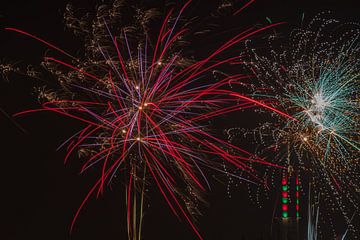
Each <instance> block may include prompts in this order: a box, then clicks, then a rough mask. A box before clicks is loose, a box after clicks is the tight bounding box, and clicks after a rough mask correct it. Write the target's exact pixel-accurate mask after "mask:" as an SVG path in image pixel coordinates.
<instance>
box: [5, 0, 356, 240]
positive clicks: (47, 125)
mask: <svg viewBox="0 0 360 240" xmlns="http://www.w3.org/2000/svg"><path fill="white" fill-rule="evenodd" d="M72 2H73V3H74V5H76V6H79V7H84V8H89V9H91V6H94V5H95V2H96V1H95V0H88V1H85V0H82V1H76V0H74V1H72ZM143 2H144V4H145V5H146V4H155V2H156V4H158V5H159V6H161V4H162V1H155V0H153V1H150V0H147V1H143ZM194 2H195V4H194V8H197V9H195V10H194V12H198V13H201V5H202V4H207V1H206V0H202V1H198V0H194ZM240 2H241V1H240ZM243 2H246V1H243ZM357 2H358V1H357V0H341V1H339V0H312V1H307V0H306V1H294V0H282V1H280V0H257V1H256V3H254V4H253V5H252V6H250V7H249V8H248V9H247V10H246V11H244V12H243V13H242V15H241V16H240V17H239V22H238V23H237V26H238V27H240V28H244V29H245V28H246V27H249V26H251V25H253V24H258V23H260V24H264V23H266V17H268V18H270V19H271V20H272V21H273V22H278V21H285V22H287V24H286V25H284V26H281V27H280V28H279V29H278V31H279V32H282V33H283V34H287V33H288V32H289V30H290V29H291V28H293V27H294V26H296V25H297V24H299V22H300V19H301V16H302V14H303V13H305V16H306V17H309V18H311V17H313V16H314V15H315V14H317V13H319V12H321V11H324V10H330V11H332V12H333V13H334V16H336V17H338V18H339V19H340V20H344V21H353V20H359V19H358V18H359V12H360V6H359V4H358V6H356V5H357ZM67 3H68V1H60V0H53V1H42V0H32V1H20V0H3V1H2V4H1V5H0V41H1V44H0V53H1V58H0V61H2V62H9V63H14V64H19V65H20V66H26V65H27V64H32V65H38V64H39V63H40V62H41V60H42V57H43V55H44V53H45V52H46V47H44V46H43V45H42V44H40V43H38V42H36V41H34V40H32V39H29V38H26V37H24V36H20V35H18V34H15V33H13V32H6V31H4V30H3V28H4V27H17V28H20V29H24V30H26V31H28V32H30V33H33V34H35V35H38V36H42V37H43V38H45V39H46V40H48V41H49V42H52V43H55V44H56V45H57V46H61V47H62V48H63V49H67V50H68V51H69V52H72V53H74V52H76V50H77V47H78V45H77V44H79V42H78V39H76V37H74V36H73V35H72V34H71V33H70V32H69V31H65V29H64V24H63V18H62V13H63V10H64V8H65V6H66V4H67ZM230 29H231V27H230ZM224 36H226V34H224V35H222V34H219V35H217V36H216V38H219V39H215V40H221V39H220V38H223V37H224ZM224 40H225V39H224ZM224 40H222V41H224ZM201 47H202V48H205V50H206V46H205V47H204V46H201ZM11 76H12V77H10V79H8V80H7V79H3V80H1V81H0V123H1V124H0V134H1V145H0V146H1V155H0V159H1V179H2V181H1V182H2V184H1V185H2V189H1V196H2V208H1V209H2V211H1V215H2V224H1V225H2V229H3V230H2V231H1V232H0V239H4V240H20V239H38V240H42V239H44V240H45V239H49V240H50V239H51V240H57V239H59V240H60V239H62V240H63V239H72V240H77V239H86V240H93V239H94V240H95V239H96V240H98V239H106V240H112V239H127V236H126V221H125V218H126V213H125V204H124V200H125V199H124V196H123V187H122V185H121V184H113V185H112V189H108V190H107V191H106V192H105V194H104V196H102V197H100V198H99V199H94V198H92V199H91V200H89V202H88V204H87V206H86V207H85V209H84V210H83V211H82V213H81V215H80V217H79V219H78V221H77V224H76V228H75V231H74V233H73V234H72V235H70V234H69V226H70V223H71V220H72V218H73V215H74V213H75V211H76V209H77V207H78V205H79V204H80V202H81V200H82V199H83V198H84V196H85V195H86V193H87V192H88V190H89V188H90V186H91V184H90V183H92V182H93V181H94V178H92V177H91V174H85V175H83V176H80V175H79V174H78V169H79V166H80V165H79V163H77V161H76V160H77V159H76V154H74V156H73V157H72V159H71V161H69V163H68V164H67V165H66V166H64V164H63V158H64V156H65V154H66V153H65V151H64V150H60V151H56V148H57V147H58V146H59V145H60V144H61V143H62V142H63V141H64V140H65V139H66V138H67V137H68V136H70V135H71V133H72V132H73V131H74V130H75V129H77V127H78V125H77V123H74V121H72V120H69V119H67V118H63V117H59V116H57V115H55V114H52V113H39V114H32V115H29V116H25V117H20V118H16V119H14V118H12V117H11V115H12V114H14V113H16V112H19V111H22V110H25V109H30V108H36V107H37V106H38V105H37V97H36V95H35V94H34V93H33V92H34V91H33V87H34V80H29V79H28V78H26V77H21V76H16V75H14V76H13V75H11ZM39 81H40V80H39ZM39 83H41V82H37V83H36V84H39ZM40 85H41V84H40ZM252 117H254V116H253V115H251V113H249V114H248V115H246V113H245V115H244V114H243V115H241V114H240V115H234V116H233V117H232V118H231V119H228V120H224V121H225V122H224V125H225V126H233V125H234V124H237V125H240V124H247V123H249V122H251V121H252ZM222 127H223V126H220V125H219V126H218V128H219V129H221V128H222ZM246 144H247V143H244V145H246ZM275 191H276V189H275ZM275 194H276V193H275ZM206 198H207V201H208V206H205V207H204V208H203V209H202V210H203V216H202V217H200V218H199V221H198V226H199V229H200V232H201V233H202V235H203V236H204V237H205V239H209V240H212V239H213V240H222V239H224V240H225V239H272V238H271V237H270V224H271V220H272V214H273V210H274V205H275V202H273V201H270V202H264V203H263V206H264V207H263V208H262V209H259V207H258V206H257V205H256V204H254V203H252V202H251V201H250V200H249V197H248V191H247V189H246V186H245V185H241V184H240V185H239V186H237V187H236V186H233V187H232V188H231V198H230V197H229V196H228V194H227V193H226V186H225V185H224V184H220V183H218V182H217V181H213V190H212V191H211V192H209V193H207V195H206ZM147 202H148V203H149V204H150V206H149V207H148V208H147V210H146V212H145V218H144V230H143V231H144V234H143V236H144V239H149V240H150V239H156V240H168V239H174V240H185V239H196V235H195V234H194V233H193V232H192V230H191V228H190V227H189V226H188V225H187V224H186V222H185V221H183V222H179V221H178V220H177V219H176V218H175V217H174V216H173V215H172V213H171V211H170V210H169V208H168V206H167V205H166V202H165V200H164V199H163V198H162V197H161V195H160V194H158V193H157V192H155V193H151V194H150V196H149V201H147Z"/></svg>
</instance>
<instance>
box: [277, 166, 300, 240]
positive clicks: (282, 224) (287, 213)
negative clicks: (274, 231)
mask: <svg viewBox="0 0 360 240" xmlns="http://www.w3.org/2000/svg"><path fill="white" fill-rule="evenodd" d="M294 175H295V176H294ZM294 180H295V181H294ZM294 189H295V191H294ZM299 221H300V180H299V176H298V174H292V171H287V172H284V173H283V175H282V178H281V217H279V218H278V224H279V226H278V227H279V234H278V236H277V239H279V240H280V239H281V240H299V239H300V235H299Z"/></svg>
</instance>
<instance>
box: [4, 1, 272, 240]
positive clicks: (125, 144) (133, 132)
mask: <svg viewBox="0 0 360 240" xmlns="http://www.w3.org/2000/svg"><path fill="white" fill-rule="evenodd" d="M189 4H190V1H189V2H187V3H186V4H185V5H184V6H183V7H182V8H180V9H179V10H178V11H176V10H174V9H173V10H170V11H169V12H168V13H167V14H166V15H165V16H164V17H161V14H160V13H159V12H158V11H157V10H155V9H145V10H141V9H138V8H131V7H130V8H129V6H128V4H125V3H124V1H114V2H113V4H112V5H101V6H99V7H98V9H97V12H96V16H95V17H94V18H93V19H90V20H89V19H87V18H89V16H82V17H77V16H76V14H75V11H74V9H73V7H71V6H70V5H69V6H68V7H67V11H66V12H65V20H66V24H67V26H68V27H69V28H70V29H71V30H73V31H74V32H75V34H77V35H78V36H81V37H82V38H83V39H84V43H85V47H84V49H82V50H83V51H84V56H83V57H74V56H72V55H71V54H69V53H67V52H66V51H64V50H62V49H60V48H58V47H56V46H54V45H53V44H51V43H49V42H46V41H45V40H43V39H40V38H38V37H36V36H34V35H31V34H29V33H27V32H25V31H22V30H19V29H14V28H8V30H11V31H15V32H18V33H21V34H24V35H27V36H29V37H31V38H34V39H36V40H38V41H40V42H42V43H44V44H46V45H47V46H48V47H50V48H51V49H54V50H56V51H58V52H60V53H62V54H63V55H64V56H65V57H67V58H68V59H69V60H61V59H60V58H55V57H50V56H46V57H45V61H44V63H43V65H44V67H45V69H46V70H47V72H50V73H52V74H53V76H55V78H56V79H57V83H56V86H55V87H54V88H53V89H48V88H40V89H39V98H40V99H41V101H42V107H41V108H40V109H34V110H28V111H24V112H21V113H18V114H16V115H22V114H25V113H31V112H38V111H52V112H55V113H57V114H60V115H64V116H67V117H70V118H73V119H76V120H78V121H80V122H82V123H83V124H84V128H83V129H81V130H80V131H78V132H77V133H76V134H74V135H73V136H72V137H70V138H69V139H68V140H67V141H66V142H65V143H64V144H63V145H62V146H65V145H67V149H68V152H67V154H66V157H65V162H66V161H67V160H68V159H69V158H70V156H71V154H72V153H74V152H75V151H78V153H79V155H80V156H81V157H82V158H86V160H85V161H84V163H83V166H82V169H81V172H84V171H85V170H87V169H88V168H92V167H94V166H96V165H97V166H98V167H99V179H98V181H97V182H96V183H95V184H94V185H93V187H92V188H91V190H90V191H89V193H88V195H87V196H86V197H85V199H84V201H83V202H82V203H81V205H80V207H79V209H78V211H77V212H76V214H75V217H74V221H73V223H72V225H71V228H73V226H74V223H75V220H76V219H77V217H78V215H79V213H80V210H81V209H82V208H83V206H84V204H85V203H86V201H87V200H88V199H89V198H90V197H91V196H92V195H100V194H102V193H103V191H104V187H105V185H107V184H109V183H111V182H112V181H113V180H114V178H115V177H118V178H119V177H121V178H122V179H123V182H124V183H125V192H126V203H127V224H128V236H129V239H141V225H142V218H143V208H144V195H145V192H146V191H147V189H148V188H149V186H150V185H151V184H152V183H154V184H155V185H156V186H157V188H158V190H159V191H160V192H161V194H162V196H163V197H164V199H165V200H166V202H167V204H168V205H169V206H170V208H171V210H172V212H173V213H174V215H176V216H177V217H178V218H181V217H183V218H185V219H186V220H187V222H188V223H189V225H190V226H191V227H192V229H193V230H194V231H195V233H196V234H197V236H198V237H199V238H201V236H200V234H199V232H198V230H197V228H196V226H195V225H194V223H193V220H194V218H195V217H196V216H197V215H199V214H200V212H199V210H198V205H199V203H201V202H202V201H203V200H202V197H201V196H202V194H201V193H202V192H203V191H205V190H206V188H209V187H210V186H209V183H208V180H207V179H206V177H205V175H206V171H207V170H216V171H219V172H222V171H223V170H221V169H222V167H221V166H222V163H223V161H225V162H226V163H228V164H230V165H231V166H233V167H236V168H240V169H242V170H244V172H246V173H248V177H252V178H255V179H256V176H255V173H254V171H253V169H252V168H251V167H249V166H248V163H250V162H258V163H262V164H268V163H266V162H265V161H263V160H261V159H258V158H256V157H254V156H252V154H250V153H249V152H247V151H245V150H243V149H241V148H238V147H235V146H233V145H231V144H229V143H227V142H225V141H223V140H221V139H219V138H217V137H215V136H213V135H212V134H211V133H210V132H208V129H207V127H206V125H208V123H207V121H208V119H210V118H213V117H215V116H218V115H223V114H225V113H228V112H232V111H236V110H238V109H244V108H249V107H254V106H256V105H260V106H262V105H263V103H261V102H258V101H256V100H253V99H251V98H249V97H246V96H243V95H240V94H238V93H235V92H232V91H231V90H229V89H227V88H226V87H227V85H228V83H229V82H231V83H232V84H241V81H242V80H243V79H245V78H247V76H246V75H243V74H237V75H231V76H225V77H223V78H222V79H220V80H216V81H215V80H214V79H213V77H212V72H213V71H214V70H215V69H217V68H218V67H220V66H222V65H226V64H230V63H234V62H239V61H241V58H242V57H241V56H235V57H230V58H221V57H219V55H220V54H221V53H223V52H225V51H226V50H227V49H229V48H230V47H232V46H233V45H235V44H237V43H239V42H241V41H243V40H244V39H246V38H248V37H250V36H252V35H254V34H256V33H258V32H260V31H263V30H265V29H267V28H270V27H273V26H275V25H277V24H273V25H269V26H267V27H264V28H261V29H254V28H249V29H247V30H245V31H244V32H241V33H240V34H237V35H236V36H234V37H233V38H231V39H230V40H229V41H227V42H225V43H223V44H221V45H220V47H219V48H217V49H216V50H215V51H213V52H212V53H211V54H210V55H209V56H208V57H206V58H204V59H202V60H200V61H194V60H191V59H189V58H187V57H185V56H184V53H183V49H184V48H183V46H184V45H185V44H186V41H185V40H184V39H186V36H187V33H188V32H189V31H190V29H189V27H188V25H189V22H186V21H185V20H184V19H183V18H182V17H181V16H182V14H183V12H184V11H185V10H186V8H187V7H188V5H189ZM242 9H243V8H241V9H240V10H242ZM240 10H239V11H240ZM124 11H125V12H126V11H128V12H130V14H129V13H128V14H124ZM239 11H237V12H239ZM129 15H131V17H129ZM126 16H127V17H126ZM126 18H130V19H126ZM159 19H162V20H161V24H160V28H159V29H158V30H156V32H158V34H157V35H156V34H154V29H153V26H154V25H156V24H154V22H155V23H156V21H159ZM128 22H131V24H130V25H121V24H120V25H119V23H128ZM154 36H156V37H154ZM266 107H267V106H266ZM268 108H271V107H268ZM228 149H231V150H232V151H231V153H230V151H228ZM207 159H213V160H212V161H209V160H207ZM270 165H273V164H270ZM273 166H275V165H273Z"/></svg>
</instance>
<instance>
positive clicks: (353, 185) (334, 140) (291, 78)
mask: <svg viewBox="0 0 360 240" xmlns="http://www.w3.org/2000/svg"><path fill="white" fill-rule="evenodd" d="M359 36H360V29H359V26H358V25H357V24H354V23H348V24H339V22H338V21H336V20H333V19H330V18H328V17H325V16H324V14H320V15H318V16H317V17H315V18H314V19H313V20H312V21H311V22H310V24H309V25H307V26H304V27H302V28H300V29H297V30H294V31H293V32H292V33H291V37H290V41H289V43H288V44H287V45H285V46H284V45H281V49H280V50H279V49H277V48H276V45H275V44H273V43H274V41H279V39H278V38H277V37H275V36H272V37H271V38H270V41H269V42H270V43H269V44H270V48H271V51H270V57H264V56H263V55H261V54H258V51H256V52H255V51H254V50H252V49H250V48H249V54H250V55H251V56H252V60H251V61H250V62H249V63H248V67H249V69H250V70H251V71H252V73H253V74H254V75H255V76H256V78H257V79H258V80H259V84H254V85H253V86H252V88H251V89H252V91H253V92H254V94H253V97H254V98H256V99H258V100H261V101H267V102H268V103H269V105H271V106H274V107H276V108H277V109H279V110H281V111H283V112H285V113H287V114H288V115H289V116H288V117H286V116H285V115H280V114H277V113H276V112H272V115H271V118H270V117H265V119H269V121H267V122H265V123H262V124H261V125H260V126H259V127H257V128H256V129H255V130H254V131H248V130H245V129H239V128H234V129H230V130H229V131H228V133H229V135H230V138H231V139H232V140H234V139H235V138H236V136H237V135H240V134H241V135H242V134H245V135H246V136H251V138H255V139H256V142H257V143H258V144H259V146H260V150H259V155H266V156H272V157H273V161H274V162H276V163H278V164H280V165H283V166H286V167H287V168H288V171H287V173H286V174H287V175H291V174H292V173H293V172H297V173H300V176H302V178H303V179H304V180H306V181H307V179H308V178H309V179H310V181H311V185H313V187H312V189H313V191H314V192H315V193H314V195H317V194H320V195H321V196H322V197H321V201H322V204H323V205H326V206H327V207H321V209H326V210H329V211H328V212H324V214H328V215H329V216H321V215H320V217H322V221H321V222H329V221H330V225H331V226H332V227H333V229H334V228H336V226H335V227H334V226H333V224H332V223H331V217H334V216H335V215H336V212H337V211H340V212H341V213H342V215H343V216H344V217H345V220H346V223H347V224H349V225H351V220H350V217H349V216H351V215H352V213H353V211H358V209H359V192H360V191H359V190H360V186H359V180H360V179H359V174H358V171H359V154H358V153H359V124H358V122H359V83H360V82H359V78H360V61H359V54H360V47H359ZM250 44H251V43H250ZM250 44H249V46H250ZM284 49H285V50H284ZM259 85H260V86H259ZM261 111H262V110H261ZM273 173H274V171H273V170H271V169H268V170H267V171H266V173H265V176H266V177H267V178H268V179H269V180H270V181H271V183H272V184H275V180H274V179H275V177H274V176H275V174H273ZM350 228H351V227H350ZM352 230H354V231H355V229H354V227H353V226H352ZM334 235H336V234H335V231H334Z"/></svg>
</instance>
